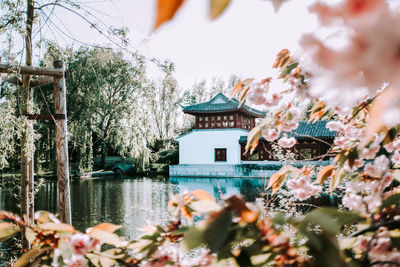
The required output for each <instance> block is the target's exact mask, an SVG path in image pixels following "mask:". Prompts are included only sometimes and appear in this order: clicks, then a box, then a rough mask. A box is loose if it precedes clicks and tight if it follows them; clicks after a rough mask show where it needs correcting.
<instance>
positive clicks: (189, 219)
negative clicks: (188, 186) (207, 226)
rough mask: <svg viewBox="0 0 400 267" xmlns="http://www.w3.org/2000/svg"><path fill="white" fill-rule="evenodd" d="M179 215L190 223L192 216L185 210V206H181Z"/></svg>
mask: <svg viewBox="0 0 400 267" xmlns="http://www.w3.org/2000/svg"><path fill="white" fill-rule="evenodd" d="M181 213H182V215H183V216H184V217H185V218H186V219H187V220H188V221H190V222H191V221H192V219H193V215H192V213H191V212H189V210H188V209H187V207H186V205H183V206H182V208H181Z"/></svg>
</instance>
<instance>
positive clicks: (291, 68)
mask: <svg viewBox="0 0 400 267" xmlns="http://www.w3.org/2000/svg"><path fill="white" fill-rule="evenodd" d="M298 65H299V63H298V62H293V63H290V64H289V65H288V66H287V67H286V68H285V70H284V71H282V73H281V76H282V77H284V76H286V75H288V74H289V73H290V72H291V71H292V70H294V69H295V68H296V67H297V66H298Z"/></svg>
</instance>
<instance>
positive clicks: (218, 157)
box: [215, 148, 226, 161]
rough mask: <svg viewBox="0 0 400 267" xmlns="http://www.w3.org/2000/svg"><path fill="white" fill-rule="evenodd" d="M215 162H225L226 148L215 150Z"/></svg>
mask: <svg viewBox="0 0 400 267" xmlns="http://www.w3.org/2000/svg"><path fill="white" fill-rule="evenodd" d="M215 161H226V148H216V149H215Z"/></svg>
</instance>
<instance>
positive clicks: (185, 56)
mask: <svg viewBox="0 0 400 267" xmlns="http://www.w3.org/2000/svg"><path fill="white" fill-rule="evenodd" d="M87 2H89V3H90V4H88V5H89V6H90V8H93V10H92V11H93V12H95V11H98V12H97V16H100V17H101V19H102V20H103V21H104V22H105V23H107V24H113V25H116V26H121V25H124V26H126V27H128V28H129V30H130V36H129V37H130V39H131V41H132V47H131V48H130V50H131V51H138V52H139V53H141V54H143V55H145V56H147V57H155V58H159V59H170V60H171V61H172V62H174V63H175V64H176V77H177V79H178V82H179V84H181V85H182V86H184V87H186V86H190V85H191V84H192V83H193V82H194V81H195V80H200V79H202V78H206V79H209V78H211V77H214V76H217V77H223V78H227V77H229V76H230V75H231V74H236V75H240V76H243V77H255V78H259V79H261V78H263V77H267V76H271V75H272V69H271V65H272V63H273V61H274V58H275V56H276V54H277V53H278V52H279V51H280V50H281V49H282V48H289V49H291V50H292V51H297V50H298V44H297V41H298V39H299V36H300V35H301V34H302V33H304V32H307V31H312V30H313V29H314V28H315V26H316V18H315V17H314V16H313V15H310V14H308V12H307V6H308V5H309V3H310V1H308V0H291V1H289V2H287V3H286V4H284V5H283V6H282V8H281V9H280V11H279V12H278V13H275V12H274V10H273V7H272V4H271V3H270V2H269V1H263V0H232V2H231V4H230V5H229V7H228V8H227V9H226V11H225V12H224V13H223V15H222V16H220V17H219V18H218V19H216V20H214V21H211V20H210V19H209V18H208V1H205V0H202V1H200V0H186V1H185V3H184V5H183V6H182V8H181V9H180V11H179V12H178V14H177V15H176V17H175V18H174V20H173V21H172V22H170V23H168V24H166V25H164V26H163V27H162V28H160V29H159V30H158V31H157V32H155V33H152V32H151V29H152V27H153V21H154V17H155V4H156V1H155V0H111V1H93V0H92V1H90V0H87ZM56 16H57V19H58V20H63V21H65V23H66V24H65V26H66V28H68V29H71V30H70V32H69V33H68V34H71V35H73V36H74V37H75V38H76V39H78V40H80V41H82V42H88V43H94V42H98V43H104V40H102V38H101V37H99V36H98V35H97V34H95V33H94V32H93V31H90V30H89V29H88V28H87V27H86V26H85V25H84V22H83V21H82V20H81V19H79V18H78V17H74V16H73V15H70V14H68V12H62V11H58V12H57V13H56ZM55 21H56V20H55ZM43 31H44V30H43ZM53 32H54V33H52V32H49V31H47V33H46V34H47V35H50V37H51V36H53V37H54V36H56V38H57V39H58V42H62V43H72V42H73V41H72V40H69V39H68V38H67V37H65V36H62V34H60V33H57V30H53Z"/></svg>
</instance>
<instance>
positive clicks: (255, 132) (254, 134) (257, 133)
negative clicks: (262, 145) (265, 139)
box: [245, 126, 261, 153]
mask: <svg viewBox="0 0 400 267" xmlns="http://www.w3.org/2000/svg"><path fill="white" fill-rule="evenodd" d="M260 137H261V127H260V126H256V127H254V128H253V129H251V131H250V133H249V135H248V136H247V144H246V148H245V153H247V151H248V150H249V149H250V148H251V147H252V146H253V144H254V143H255V142H257V141H258V139H260Z"/></svg>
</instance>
